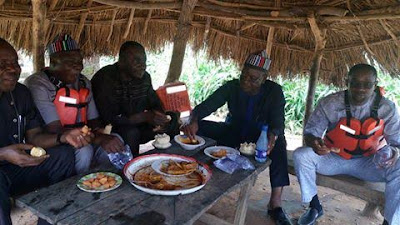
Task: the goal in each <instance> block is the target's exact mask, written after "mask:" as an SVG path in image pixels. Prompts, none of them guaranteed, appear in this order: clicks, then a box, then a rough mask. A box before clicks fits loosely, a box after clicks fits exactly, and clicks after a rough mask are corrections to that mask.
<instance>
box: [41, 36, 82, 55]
mask: <svg viewBox="0 0 400 225" xmlns="http://www.w3.org/2000/svg"><path fill="white" fill-rule="evenodd" d="M46 50H47V53H48V54H49V55H51V54H53V53H56V52H63V51H73V50H79V46H78V44H77V43H76V41H75V40H74V39H72V38H71V36H70V35H69V34H59V35H57V36H56V37H55V38H54V40H53V41H52V42H51V43H50V44H49V45H47V47H46Z"/></svg>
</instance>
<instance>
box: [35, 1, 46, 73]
mask: <svg viewBox="0 0 400 225" xmlns="http://www.w3.org/2000/svg"><path fill="white" fill-rule="evenodd" d="M45 18H46V0H32V53H33V70H34V72H39V71H40V70H41V69H42V68H44V41H43V40H44V38H42V37H44V35H45V30H44V26H45V25H44V22H45Z"/></svg>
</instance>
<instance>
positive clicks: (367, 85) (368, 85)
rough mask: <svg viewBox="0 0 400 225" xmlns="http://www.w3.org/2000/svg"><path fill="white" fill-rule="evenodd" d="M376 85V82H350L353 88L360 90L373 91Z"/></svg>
mask: <svg viewBox="0 0 400 225" xmlns="http://www.w3.org/2000/svg"><path fill="white" fill-rule="evenodd" d="M375 85H376V81H375V82H356V81H351V82H350V87H351V88H358V89H371V88H373V87H374V86H375Z"/></svg>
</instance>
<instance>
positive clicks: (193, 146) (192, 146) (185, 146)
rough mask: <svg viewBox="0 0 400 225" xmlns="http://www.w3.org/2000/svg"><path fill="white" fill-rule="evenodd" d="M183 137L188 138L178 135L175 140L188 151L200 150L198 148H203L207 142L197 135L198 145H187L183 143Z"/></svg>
mask: <svg viewBox="0 0 400 225" xmlns="http://www.w3.org/2000/svg"><path fill="white" fill-rule="evenodd" d="M181 136H182V137H186V136H184V135H179V134H178V135H175V137H174V140H175V142H176V143H178V144H179V145H180V146H181V147H182V148H183V149H186V150H194V149H196V148H198V147H200V146H202V145H204V144H205V143H206V141H205V140H204V138H202V137H200V136H198V135H196V140H197V141H199V143H198V144H196V145H191V144H185V143H183V142H182V141H181Z"/></svg>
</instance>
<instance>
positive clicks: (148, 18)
mask: <svg viewBox="0 0 400 225" xmlns="http://www.w3.org/2000/svg"><path fill="white" fill-rule="evenodd" d="M152 13H153V10H152V9H149V12H148V13H147V18H146V20H145V21H144V28H143V35H145V34H146V32H147V27H148V26H149V21H150V19H151V14H152Z"/></svg>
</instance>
